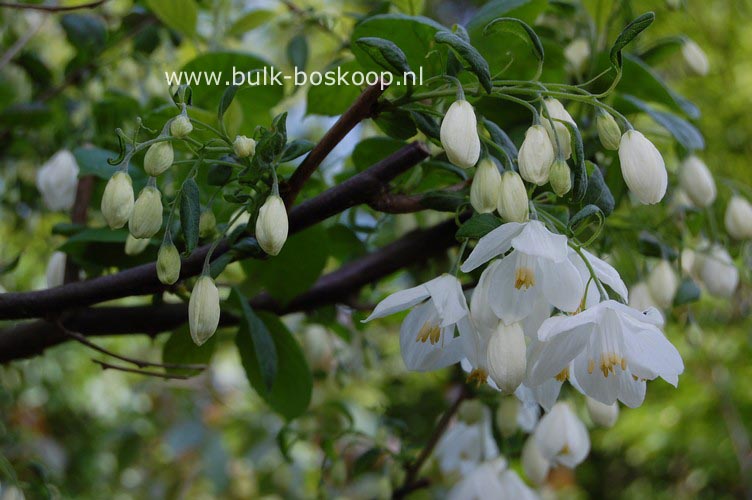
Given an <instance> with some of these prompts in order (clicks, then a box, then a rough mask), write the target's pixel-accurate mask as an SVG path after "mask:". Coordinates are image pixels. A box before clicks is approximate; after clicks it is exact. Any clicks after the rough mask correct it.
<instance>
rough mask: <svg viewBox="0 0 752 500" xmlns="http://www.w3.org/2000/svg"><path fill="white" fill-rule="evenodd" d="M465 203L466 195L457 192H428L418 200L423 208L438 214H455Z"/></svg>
mask: <svg viewBox="0 0 752 500" xmlns="http://www.w3.org/2000/svg"><path fill="white" fill-rule="evenodd" d="M466 202H467V199H466V193H463V192H457V191H429V192H427V193H424V194H423V196H422V198H421V200H420V204H421V205H422V206H423V207H425V208H428V209H430V210H437V211H439V212H456V211H457V209H458V208H460V207H461V206H462V205H464V204H465V203H466Z"/></svg>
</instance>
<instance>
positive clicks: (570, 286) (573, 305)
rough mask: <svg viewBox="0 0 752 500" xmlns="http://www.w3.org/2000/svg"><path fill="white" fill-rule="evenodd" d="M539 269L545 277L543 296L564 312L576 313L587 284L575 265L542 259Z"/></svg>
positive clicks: (543, 280)
mask: <svg viewBox="0 0 752 500" xmlns="http://www.w3.org/2000/svg"><path fill="white" fill-rule="evenodd" d="M538 267H539V268H540V270H541V274H542V275H543V276H542V278H543V279H542V280H541V281H542V284H543V295H545V297H546V299H547V300H548V302H549V303H550V304H551V305H553V306H554V307H556V308H558V309H560V310H562V311H566V312H574V311H576V310H577V308H578V307H580V303H581V302H582V297H583V295H584V294H585V284H584V283H583V282H582V278H581V277H580V273H579V272H578V271H577V268H576V267H575V266H574V264H572V263H571V262H570V261H569V260H563V261H561V262H552V261H547V260H543V259H540V260H539V261H538Z"/></svg>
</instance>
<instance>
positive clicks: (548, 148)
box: [518, 125, 554, 186]
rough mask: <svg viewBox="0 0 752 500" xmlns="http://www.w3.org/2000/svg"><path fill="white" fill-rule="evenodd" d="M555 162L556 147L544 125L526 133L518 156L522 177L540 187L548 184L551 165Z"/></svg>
mask: <svg viewBox="0 0 752 500" xmlns="http://www.w3.org/2000/svg"><path fill="white" fill-rule="evenodd" d="M553 162H554V147H553V145H552V144H551V139H550V138H549V136H548V133H547V132H546V129H545V128H544V126H543V125H533V126H532V127H530V128H529V129H527V132H525V140H524V141H522V146H521V147H520V152H519V155H518V163H519V167H520V175H522V178H523V179H525V180H526V181H528V182H532V183H533V184H537V185H538V186H542V185H543V184H545V183H546V182H548V176H549V174H550V172H551V164H552V163H553Z"/></svg>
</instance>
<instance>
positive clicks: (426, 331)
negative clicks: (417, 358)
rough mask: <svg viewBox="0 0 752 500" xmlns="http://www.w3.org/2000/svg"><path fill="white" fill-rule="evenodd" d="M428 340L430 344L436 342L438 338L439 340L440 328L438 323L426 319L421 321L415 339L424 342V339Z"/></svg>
mask: <svg viewBox="0 0 752 500" xmlns="http://www.w3.org/2000/svg"><path fill="white" fill-rule="evenodd" d="M429 340H430V341H431V344H437V343H438V342H439V340H441V328H439V325H438V324H436V323H431V322H430V321H426V322H425V323H423V326H421V327H420V331H419V332H418V336H417V337H416V338H415V341H416V342H423V343H424V344H425V343H426V341H429Z"/></svg>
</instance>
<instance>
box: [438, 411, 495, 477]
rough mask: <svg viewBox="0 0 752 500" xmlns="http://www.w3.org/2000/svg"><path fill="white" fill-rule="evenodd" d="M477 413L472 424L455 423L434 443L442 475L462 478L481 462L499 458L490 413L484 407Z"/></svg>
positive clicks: (457, 421)
mask: <svg viewBox="0 0 752 500" xmlns="http://www.w3.org/2000/svg"><path fill="white" fill-rule="evenodd" d="M481 410H482V412H481V416H480V418H479V419H478V420H477V421H475V422H464V421H461V420H455V421H454V422H453V423H452V424H451V425H450V427H449V429H447V430H446V432H444V434H442V436H441V439H439V442H438V443H437V444H436V450H435V451H434V454H435V456H436V458H437V460H438V462H439V467H440V468H441V471H442V472H443V473H444V474H453V473H459V474H460V475H466V474H469V473H470V472H472V471H473V470H474V469H475V468H477V467H478V465H479V464H481V463H482V462H484V461H486V460H491V459H494V458H496V457H498V456H499V448H498V446H497V445H496V440H495V439H494V437H493V429H492V428H491V425H492V422H491V412H490V410H489V409H488V408H487V407H486V406H483V407H482V408H481Z"/></svg>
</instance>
